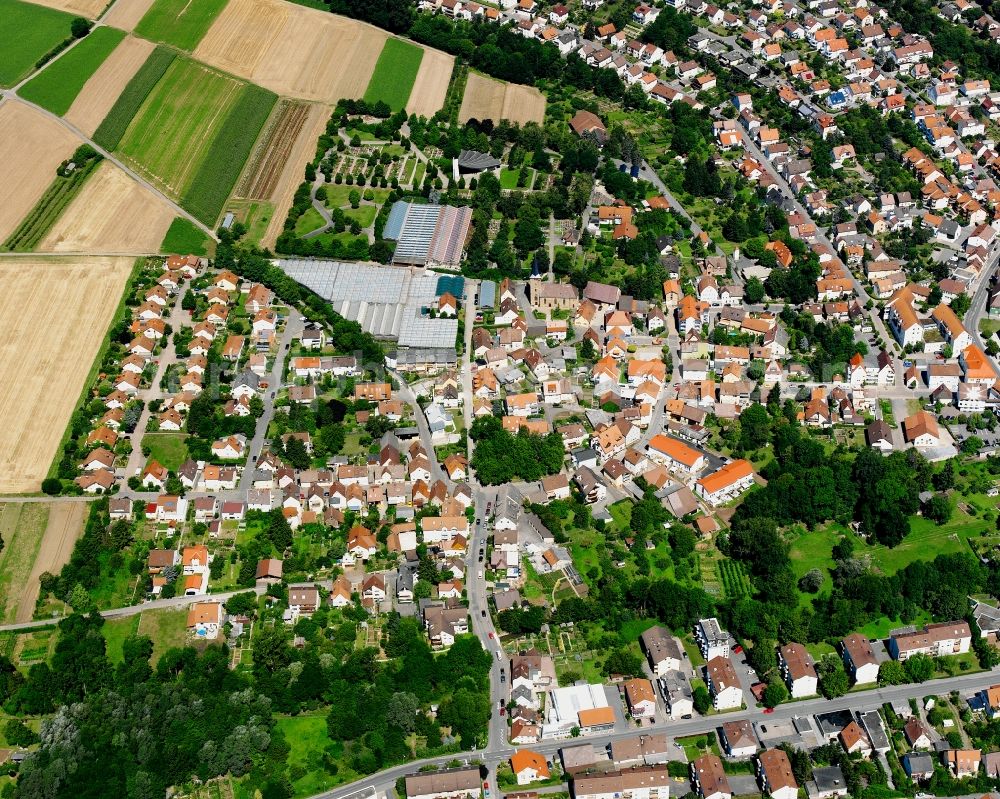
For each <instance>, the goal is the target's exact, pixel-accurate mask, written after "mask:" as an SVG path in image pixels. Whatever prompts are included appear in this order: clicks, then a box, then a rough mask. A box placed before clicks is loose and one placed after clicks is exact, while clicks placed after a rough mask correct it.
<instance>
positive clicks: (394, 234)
mask: <svg viewBox="0 0 1000 799" xmlns="http://www.w3.org/2000/svg"><path fill="white" fill-rule="evenodd" d="M409 205H410V204H409V203H408V202H405V201H403V200H397V201H396V202H394V203H393V204H392V208H391V209H390V210H389V218H388V219H387V220H386V221H385V228H384V230H383V231H382V237H383V238H386V239H389V240H390V241H398V240H399V234H400V233H401V232H402V231H403V222H404V221H406V209H407V208H409Z"/></svg>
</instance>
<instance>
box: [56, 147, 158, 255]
mask: <svg viewBox="0 0 1000 799" xmlns="http://www.w3.org/2000/svg"><path fill="white" fill-rule="evenodd" d="M174 216H175V213H174V211H173V209H172V208H171V207H170V206H169V205H167V203H166V202H164V201H163V200H162V199H161V198H160V197H157V196H156V195H155V194H153V192H151V191H150V190H149V189H147V188H146V187H145V186H142V185H140V184H138V183H136V182H135V181H134V180H132V178H130V177H129V176H128V175H126V174H125V172H123V171H122V170H121V169H120V168H119V167H118V166H116V165H115V164H112V163H111V162H110V161H105V162H104V163H103V164H101V165H100V166H99V167H98V168H97V171H96V172H95V173H94V174H93V175H92V176H91V177H90V179H89V180H87V182H86V183H85V184H84V186H83V189H82V190H81V191H80V193H79V194H78V195H77V196H76V197H75V198H74V199H73V201H72V202H71V203H70V204H69V205H68V206H67V208H66V210H65V211H63V212H62V215H61V216H60V217H59V219H58V220H57V221H56V223H55V225H53V226H52V230H50V231H49V233H48V235H47V236H46V237H45V238H44V239H43V240H42V242H41V244H39V245H38V250H39V252H95V253H102V252H104V253H107V252H121V253H137V254H138V253H155V252H157V251H158V250H159V247H160V242H161V241H163V237H164V236H165V235H166V234H167V228H169V227H170V223H171V222H172V221H173V218H174Z"/></svg>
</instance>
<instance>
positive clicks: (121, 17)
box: [101, 0, 153, 33]
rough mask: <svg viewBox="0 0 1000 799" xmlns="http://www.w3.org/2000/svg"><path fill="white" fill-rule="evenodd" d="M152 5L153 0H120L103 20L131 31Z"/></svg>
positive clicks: (120, 28)
mask: <svg viewBox="0 0 1000 799" xmlns="http://www.w3.org/2000/svg"><path fill="white" fill-rule="evenodd" d="M151 5H153V0H118V2H116V3H115V4H114V6H113V7H112V8H111V10H110V11H109V12H108V15H107V16H106V17H105V18H104V19H102V20H101V22H106V23H107V24H108V25H113V26H114V27H116V28H118V29H119V30H123V31H128V32H129V33H131V32H132V31H133V30H135V26H136V25H138V24H139V20H141V19H142V18H143V17H144V16H146V12H147V11H149V7H150V6H151Z"/></svg>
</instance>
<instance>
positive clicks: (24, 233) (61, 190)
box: [0, 155, 104, 252]
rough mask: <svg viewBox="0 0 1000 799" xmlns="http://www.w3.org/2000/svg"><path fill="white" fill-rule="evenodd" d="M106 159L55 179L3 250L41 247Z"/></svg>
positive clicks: (89, 161) (95, 160)
mask: <svg viewBox="0 0 1000 799" xmlns="http://www.w3.org/2000/svg"><path fill="white" fill-rule="evenodd" d="M103 160H104V158H103V157H102V156H100V155H99V156H97V157H96V158H91V159H89V160H87V162H86V163H85V164H84V165H83V166H82V167H80V168H79V169H76V170H74V171H73V172H72V173H70V174H69V175H68V176H66V177H62V176H61V175H56V178H55V180H53V181H52V183H51V184H49V187H48V188H47V189H46V190H45V193H44V194H43V195H42V196H41V197H40V198H39V200H38V202H37V203H35V207H34V208H32V209H31V210H30V211H29V212H28V214H27V215H26V216H25V217H24V219H22V220H21V223H20V224H19V225H18V226H17V227H16V228H15V229H14V232H13V233H11V234H10V236H8V237H7V240H6V241H5V242H4V243H3V246H2V247H0V252H31V251H32V250H33V249H34V248H35V247H37V246H38V245H39V244H40V243H41V241H42V240H43V239H44V238H45V237H46V236H47V235H48V234H49V231H50V230H52V228H53V227H54V226H55V224H56V222H58V221H59V217H60V216H62V213H63V211H65V210H66V208H67V207H68V206H69V204H70V203H71V202H73V199H74V198H75V197H76V196H77V195H78V194H79V193H80V191H81V190H82V189H83V186H84V184H85V183H86V182H87V179H88V178H90V176H91V175H93V174H94V172H95V171H97V167H98V166H99V165H100V164H101V163H102V162H103Z"/></svg>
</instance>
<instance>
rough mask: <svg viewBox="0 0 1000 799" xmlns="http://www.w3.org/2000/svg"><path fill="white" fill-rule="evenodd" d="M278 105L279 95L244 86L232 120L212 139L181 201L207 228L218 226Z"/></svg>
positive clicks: (223, 125) (225, 123)
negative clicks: (227, 201)
mask: <svg viewBox="0 0 1000 799" xmlns="http://www.w3.org/2000/svg"><path fill="white" fill-rule="evenodd" d="M277 101H278V95H276V94H274V93H273V92H269V91H268V90H267V89H262V88H260V87H259V86H254V85H252V84H247V85H244V87H243V90H242V92H241V93H240V94H239V96H238V98H237V100H236V103H235V104H234V106H233V108H232V110H231V111H230V112H229V116H227V117H226V119H225V121H224V122H223V123H222V126H221V127H220V128H219V129H218V130H217V131H216V132H215V135H214V136H213V137H212V138H211V141H210V144H211V146H210V147H209V149H208V153H207V155H206V157H205V158H204V159H203V160H202V162H201V166H200V167H199V169H198V171H197V173H196V174H195V176H194V180H192V181H191V182H190V183H189V184H188V188H187V191H185V192H184V194H183V195H182V197H181V205H183V206H184V207H185V208H186V209H187V210H188V211H190V212H191V213H192V214H193V215H194V216H195V218H197V219H200V220H201V221H202V222H204V223H205V224H206V225H209V226H214V225H215V221H216V220H217V219H218V218H219V214H220V213H222V208H223V206H224V205H225V204H226V200H227V199H228V198H229V194H230V192H232V190H233V186H235V185H236V181H237V180H238V179H239V176H240V173H241V172H242V171H243V165H244V164H245V163H246V161H247V158H249V157H250V152H251V151H252V150H253V145H254V142H256V141H257V137H258V136H259V135H260V132H261V130H262V129H263V127H264V123H265V122H266V121H267V118H268V116H269V115H270V113H271V109H272V108H274V104H275V103H276V102H277Z"/></svg>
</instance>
